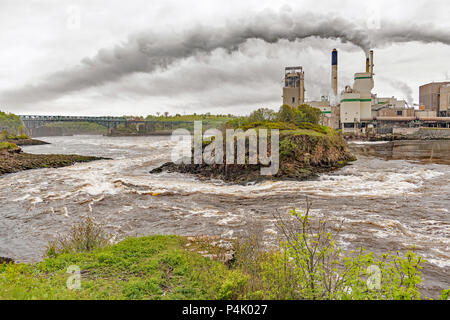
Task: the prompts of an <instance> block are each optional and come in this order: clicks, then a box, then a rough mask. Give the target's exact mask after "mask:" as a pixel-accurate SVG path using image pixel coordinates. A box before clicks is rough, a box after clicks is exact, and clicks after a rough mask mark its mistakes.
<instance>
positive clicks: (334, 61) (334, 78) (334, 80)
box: [331, 49, 338, 97]
mask: <svg viewBox="0 0 450 320" xmlns="http://www.w3.org/2000/svg"><path fill="white" fill-rule="evenodd" d="M337 67H338V53H337V50H336V49H333V51H332V52H331V88H332V89H333V94H334V95H335V96H336V97H337V94H338V92H337V90H338V70H337Z"/></svg>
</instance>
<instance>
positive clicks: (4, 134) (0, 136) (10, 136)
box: [0, 130, 30, 141]
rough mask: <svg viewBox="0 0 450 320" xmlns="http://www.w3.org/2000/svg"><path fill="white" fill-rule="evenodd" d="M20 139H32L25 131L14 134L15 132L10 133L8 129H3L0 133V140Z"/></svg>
mask: <svg viewBox="0 0 450 320" xmlns="http://www.w3.org/2000/svg"><path fill="white" fill-rule="evenodd" d="M20 139H30V137H29V136H27V135H26V134H24V133H21V134H20V135H13V134H10V133H9V132H8V131H7V130H3V131H2V132H1V133H0V141H5V140H20Z"/></svg>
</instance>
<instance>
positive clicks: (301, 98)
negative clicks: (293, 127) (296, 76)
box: [299, 70, 305, 104]
mask: <svg viewBox="0 0 450 320" xmlns="http://www.w3.org/2000/svg"><path fill="white" fill-rule="evenodd" d="M299 86H300V88H299V89H300V94H299V102H300V104H303V103H305V72H304V71H303V70H302V71H301V72H300V84H299Z"/></svg>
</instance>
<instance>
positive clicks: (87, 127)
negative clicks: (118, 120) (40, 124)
mask: <svg viewBox="0 0 450 320" xmlns="http://www.w3.org/2000/svg"><path fill="white" fill-rule="evenodd" d="M45 127H48V128H61V130H62V133H63V134H106V133H107V132H108V128H106V127H105V126H102V125H100V124H98V123H93V122H53V123H48V124H46V125H45Z"/></svg>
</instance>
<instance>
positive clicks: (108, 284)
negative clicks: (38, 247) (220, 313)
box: [0, 236, 230, 300]
mask: <svg viewBox="0 0 450 320" xmlns="http://www.w3.org/2000/svg"><path fill="white" fill-rule="evenodd" d="M186 243H187V240H186V239H185V238H182V237H177V236H149V237H142V238H129V239H126V240H124V241H122V242H120V243H118V244H115V245H112V246H107V247H104V248H99V249H96V250H93V251H91V252H80V253H64V254H60V255H57V256H56V257H53V258H47V259H45V260H44V261H42V262H40V263H37V264H35V265H27V264H16V265H14V264H8V265H6V264H5V265H0V300H1V299H213V298H217V297H218V293H219V292H220V290H221V285H222V281H221V280H220V279H221V278H223V277H225V275H226V274H227V273H229V272H230V271H228V270H227V268H226V266H225V265H224V264H223V263H220V262H217V261H213V260H210V259H208V258H204V257H202V256H201V255H200V254H198V253H194V252H189V251H187V250H186V249H185V248H184V246H185V244H186ZM71 265H76V266H78V267H79V268H80V270H81V284H82V285H81V289H80V290H69V289H67V286H66V282H67V280H68V278H69V276H70V274H68V273H66V271H67V269H68V268H69V266H71ZM211 275H214V276H211Z"/></svg>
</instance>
